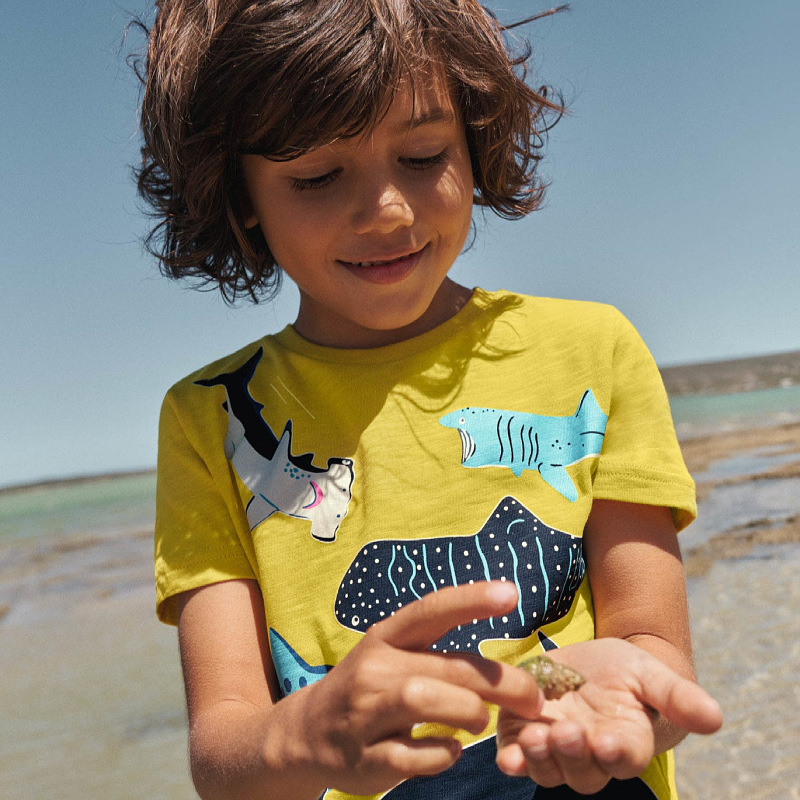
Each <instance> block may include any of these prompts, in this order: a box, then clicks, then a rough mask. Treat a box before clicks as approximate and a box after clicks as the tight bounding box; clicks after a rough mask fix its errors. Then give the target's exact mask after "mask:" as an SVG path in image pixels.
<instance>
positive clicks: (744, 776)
mask: <svg viewBox="0 0 800 800" xmlns="http://www.w3.org/2000/svg"><path fill="white" fill-rule="evenodd" d="M797 459H798V456H797V454H796V453H795V454H787V453H785V452H783V451H782V450H781V449H780V448H774V449H760V450H756V451H752V452H749V453H745V454H740V455H738V456H735V457H732V458H731V459H728V460H726V461H723V462H718V463H715V464H712V465H711V466H710V468H709V470H708V472H707V473H706V474H705V475H703V476H700V475H698V476H696V477H698V478H699V479H702V480H706V479H708V480H719V479H729V478H735V477H737V476H749V475H754V474H757V473H760V472H763V471H765V470H768V469H770V468H771V467H774V466H778V465H780V464H783V463H789V462H791V461H793V460H797ZM153 495H154V477H153V476H152V475H145V476H141V475H140V476H132V477H126V478H118V479H115V480H112V481H108V482H103V483H97V484H92V483H88V484H73V485H67V486H59V487H39V488H37V489H30V490H26V491H24V492H18V493H17V492H15V493H2V494H0V641H2V646H0V674H1V675H2V676H3V678H2V680H0V709H2V713H0V797H2V798H4V800H5V798H8V799H9V800H39V799H40V798H41V799H42V800H44V798H51V797H58V798H60V800H79V799H80V800H85V799H86V798H102V800H141V799H142V798H150V797H152V798H159V800H162V799H163V800H188V798H192V797H195V796H196V795H195V793H194V791H193V789H192V786H191V781H190V779H189V776H188V768H187V758H186V732H185V711H184V700H183V692H182V688H181V678H180V667H179V662H178V654H177V644H176V637H175V631H174V629H172V628H168V627H166V626H163V625H161V624H160V623H158V622H157V621H156V619H155V614H154V589H153V576H152V534H151V531H152V517H153ZM700 510H701V515H700V520H699V521H698V522H697V523H695V524H694V525H692V526H690V527H689V528H688V529H687V530H686V531H685V532H684V533H682V534H681V543H682V546H683V547H684V548H687V547H690V546H693V545H695V544H697V543H700V542H701V541H705V540H707V539H708V538H710V537H711V536H713V535H715V534H716V533H720V532H722V531H725V530H729V529H731V528H732V527H736V526H737V525H740V524H745V523H746V522H748V521H752V520H754V519H760V518H772V519H776V520H777V519H782V518H785V517H786V516H789V515H792V514H795V513H798V512H800V479H796V478H786V479H780V480H761V481H752V482H745V483H741V484H737V485H735V486H722V487H718V488H717V489H715V490H713V491H712V492H711V493H710V494H709V496H708V497H707V498H706V499H705V500H704V502H703V503H702V504H701V509H700ZM798 570H800V546H798V545H785V546H772V547H762V548H756V549H754V550H753V551H752V553H751V554H750V556H749V557H748V558H745V559H739V560H721V561H718V562H716V563H715V564H714V565H713V566H712V568H711V570H710V571H709V573H708V574H707V575H705V576H704V577H702V578H697V579H692V580H690V582H689V599H690V609H691V614H692V620H693V631H694V641H695V648H696V655H697V663H698V671H699V675H700V678H701V681H702V682H703V683H704V685H706V686H707V687H708V688H709V690H710V691H711V692H712V694H714V695H715V696H716V697H717V698H718V699H719V700H720V702H721V703H722V706H723V710H724V712H725V715H726V722H725V727H724V728H723V730H722V732H721V733H719V734H718V735H716V736H714V737H711V738H709V739H705V738H701V737H690V738H689V739H688V740H687V741H686V742H685V743H684V744H683V745H681V747H680V749H679V752H678V782H679V786H680V787H681V789H682V793H681V797H682V800H708V799H709V798H717V797H724V798H725V799H726V800H740V798H741V800H744V798H748V800H749V798H751V797H759V798H766V800H773V798H774V800H778V798H781V800H783V798H790V799H791V798H796V799H797V800H800V794H798V789H797V781H796V776H797V775H798V774H800V759H799V758H798V755H797V742H798V741H800V729H798V724H800V723H798V719H800V715H798V714H797V709H798V707H800V689H798V685H797V684H796V674H795V673H796V666H795V668H792V667H789V668H788V669H787V665H791V664H794V665H797V664H798V663H800V651H799V650H798V648H799V647H800V645H799V644H798V643H800V615H798V614H797V609H798V608H800V582H798V581H797V579H796V575H797V574H798Z"/></svg>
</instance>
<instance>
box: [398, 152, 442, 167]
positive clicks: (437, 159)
mask: <svg viewBox="0 0 800 800" xmlns="http://www.w3.org/2000/svg"><path fill="white" fill-rule="evenodd" d="M448 157H449V156H448V153H447V150H442V151H441V153H436V155H433V156H427V157H425V158H401V159H400V160H401V161H402V162H403V164H405V165H406V166H407V167H408V168H409V169H418V170H422V169H430V168H431V167H435V166H437V165H438V164H444V163H445V162H446V161H447V160H448Z"/></svg>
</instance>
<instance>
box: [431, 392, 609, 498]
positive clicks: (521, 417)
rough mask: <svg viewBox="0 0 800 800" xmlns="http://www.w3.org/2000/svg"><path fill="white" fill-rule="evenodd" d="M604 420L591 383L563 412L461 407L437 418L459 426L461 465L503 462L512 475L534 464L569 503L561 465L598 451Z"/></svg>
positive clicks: (573, 493) (570, 490)
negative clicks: (565, 413)
mask: <svg viewBox="0 0 800 800" xmlns="http://www.w3.org/2000/svg"><path fill="white" fill-rule="evenodd" d="M607 422H608V416H607V415H606V414H604V413H603V411H602V409H601V408H600V406H599V405H598V403H597V400H596V399H595V397H594V394H593V393H592V390H591V389H587V390H586V391H585V392H584V394H583V397H582V398H581V400H580V402H579V403H578V408H577V410H576V411H575V413H574V414H572V415H570V416H567V417H547V416H542V415H540V414H527V413H525V412H521V411H500V410H498V409H496V408H461V409H459V410H458V411H452V412H450V413H449V414H446V415H445V416H443V417H442V418H441V419H440V420H439V423H440V424H441V425H444V427H446V428H456V429H457V430H458V432H459V434H460V436H461V463H462V464H463V465H464V466H465V467H508V468H509V469H510V470H511V471H512V472H513V473H514V474H515V475H516V476H517V477H519V476H520V475H522V473H523V471H524V470H526V469H530V470H536V471H538V472H539V474H540V475H541V476H542V478H544V480H545V481H546V482H547V483H548V484H549V485H550V486H552V487H553V488H554V489H555V490H556V491H557V492H558V493H559V494H561V495H563V496H564V497H566V498H567V500H569V501H571V502H573V503H574V502H575V501H576V500H577V499H578V492H577V490H576V489H575V484H574V483H573V482H572V479H571V478H570V476H569V475H568V474H567V471H566V469H565V467H568V466H569V465H570V464H575V463H577V462H578V461H582V460H583V459H584V458H589V457H590V456H596V455H599V453H600V449H601V448H602V446H603V437H604V436H605V430H606V423H607Z"/></svg>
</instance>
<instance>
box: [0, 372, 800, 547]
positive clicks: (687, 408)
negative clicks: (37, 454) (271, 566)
mask: <svg viewBox="0 0 800 800" xmlns="http://www.w3.org/2000/svg"><path fill="white" fill-rule="evenodd" d="M670 404H671V407H672V415H673V419H674V422H675V429H676V431H677V433H678V437H679V438H680V439H690V438H694V437H697V436H704V435H707V434H710V433H714V432H715V431H726V432H727V431H734V430H738V429H746V428H754V427H759V426H772V425H777V424H788V423H792V422H798V421H800V386H792V387H786V388H776V389H765V390H760V391H752V392H743V393H738V394H722V395H705V396H696V395H692V396H682V397H675V398H673V399H672V400H671V401H670ZM755 457H756V458H761V459H762V460H761V461H750V462H742V463H741V464H740V465H738V466H737V465H733V467H732V468H733V469H736V470H740V471H742V470H743V471H744V472H747V471H748V470H749V469H751V468H753V467H755V466H759V467H760V466H762V465H763V458H768V459H769V457H770V456H769V455H767V456H758V455H757V454H756V456H755ZM776 458H778V456H776ZM155 486H156V479H155V474H154V473H153V472H143V473H136V474H132V475H131V474H126V475H120V476H114V475H109V476H103V477H102V478H94V479H86V480H71V481H64V482H53V483H47V484H40V485H36V486H30V487H19V488H17V489H5V490H2V491H0V541H9V540H16V539H25V538H29V537H50V536H65V537H69V536H72V535H76V534H80V535H83V536H86V535H92V534H103V535H106V534H109V533H120V534H124V533H125V532H127V531H140V530H143V529H145V528H152V526H153V522H154V519H155Z"/></svg>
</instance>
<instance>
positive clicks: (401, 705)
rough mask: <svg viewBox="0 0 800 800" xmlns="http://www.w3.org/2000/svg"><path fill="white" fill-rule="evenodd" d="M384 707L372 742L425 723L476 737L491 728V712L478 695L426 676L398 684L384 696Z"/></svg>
mask: <svg viewBox="0 0 800 800" xmlns="http://www.w3.org/2000/svg"><path fill="white" fill-rule="evenodd" d="M381 706H382V708H381V709H380V711H381V713H380V715H379V716H378V717H377V718H376V721H375V723H374V725H373V726H371V730H370V735H371V738H372V739H373V741H376V740H379V739H382V738H386V737H390V736H392V735H393V734H397V733H398V732H405V731H407V730H411V728H412V726H414V725H416V724H419V723H422V722H434V723H440V724H442V725H449V726H451V727H453V728H461V729H463V730H465V731H469V732H470V733H472V734H474V735H477V734H479V733H480V732H481V731H483V730H484V729H485V728H486V726H487V725H488V724H489V712H488V710H487V708H486V705H485V704H484V702H483V700H481V698H480V696H479V695H478V694H476V693H475V692H473V691H470V690H469V689H465V688H463V687H461V686H454V685H453V684H451V683H447V682H445V681H441V680H438V679H436V678H431V677H428V676H423V675H410V676H409V677H407V678H405V679H403V680H401V681H398V683H397V684H396V686H394V687H393V688H392V689H391V690H390V691H389V692H388V694H386V695H384V696H382V698H381Z"/></svg>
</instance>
